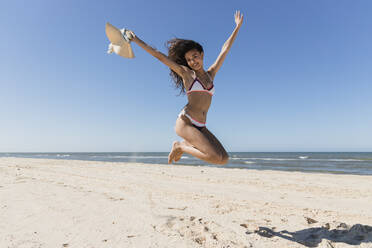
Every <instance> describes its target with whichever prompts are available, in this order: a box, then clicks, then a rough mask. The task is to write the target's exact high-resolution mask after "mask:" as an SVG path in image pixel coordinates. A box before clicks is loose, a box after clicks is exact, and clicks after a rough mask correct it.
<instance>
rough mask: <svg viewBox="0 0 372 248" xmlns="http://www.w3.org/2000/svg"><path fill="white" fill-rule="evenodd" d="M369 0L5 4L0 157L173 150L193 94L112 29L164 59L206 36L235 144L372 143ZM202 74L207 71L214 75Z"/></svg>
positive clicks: (312, 146) (1, 7)
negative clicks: (182, 91) (115, 38)
mask: <svg viewBox="0 0 372 248" xmlns="http://www.w3.org/2000/svg"><path fill="white" fill-rule="evenodd" d="M371 9H372V2H371V1H369V0H356V1H350V0H347V1H345V0H324V1H320V0H314V1H301V0H283V1H277V0H263V1H250V0H245V1H243V0H242V1H236V0H232V1H228V2H226V1H196V0H195V1H194V0H191V1H83V0H81V1H73V0H67V1H46V0H44V1H40V0H34V1H26V0H25V1H17V0H15V1H1V3H0V28H1V31H2V34H3V35H2V36H1V39H0V54H1V56H0V116H1V117H0V152H89V151H91V152H99V151H101V152H126V151H164V152H165V151H169V150H170V147H171V144H172V141H173V140H175V139H180V138H179V137H177V135H176V134H175V132H174V124H175V120H176V118H177V115H178V113H179V111H180V110H181V109H182V107H183V106H184V105H185V104H186V102H187V99H186V97H185V96H177V95H178V91H177V90H175V89H174V87H173V85H172V81H171V79H170V76H169V70H168V68H167V67H166V66H165V65H163V64H161V63H160V62H159V61H158V60H156V59H155V58H153V57H152V56H151V55H150V54H148V53H146V52H145V51H144V50H142V49H141V48H140V47H138V46H136V45H135V44H134V47H133V49H134V53H135V55H136V58H135V59H133V60H129V59H123V58H121V57H119V56H116V55H108V54H106V50H107V46H108V40H107V38H106V36H105V31H104V27H105V23H106V22H107V21H109V22H110V23H112V24H114V25H116V26H119V27H127V28H129V29H131V30H133V31H134V32H135V33H136V34H137V35H138V36H139V37H140V38H141V39H142V40H144V41H145V42H147V43H148V44H149V45H151V46H154V47H156V48H157V49H158V50H160V51H162V52H164V53H166V48H165V42H166V41H167V40H169V39H171V38H173V37H175V36H176V37H180V38H187V39H193V40H196V41H198V42H199V43H200V44H202V45H203V47H204V50H205V61H204V64H205V66H206V67H207V68H208V66H209V65H211V64H212V63H213V62H214V60H215V59H216V57H217V56H218V54H219V52H220V49H221V47H222V45H223V43H224V42H225V41H226V39H227V38H228V37H229V35H230V34H231V32H232V31H233V29H234V27H235V23H234V12H235V10H240V11H241V12H242V13H243V14H244V23H243V26H242V28H241V29H240V31H239V34H238V37H237V39H236V41H235V43H234V44H233V47H232V49H231V50H230V53H229V54H228V56H227V58H226V60H225V62H224V64H223V66H222V67H221V69H220V71H219V72H218V74H217V76H216V78H215V82H214V83H215V87H216V93H215V95H214V98H213V101H212V105H211V108H210V110H209V113H208V119H207V127H208V128H209V129H210V130H211V131H212V132H213V133H214V134H215V135H216V136H217V137H218V138H219V140H220V141H221V142H222V144H223V145H224V146H225V148H226V150H227V151H230V152H233V151H372V97H371V96H372V70H371V68H372V48H371V44H372V32H371V27H372V15H371ZM207 68H206V69H207Z"/></svg>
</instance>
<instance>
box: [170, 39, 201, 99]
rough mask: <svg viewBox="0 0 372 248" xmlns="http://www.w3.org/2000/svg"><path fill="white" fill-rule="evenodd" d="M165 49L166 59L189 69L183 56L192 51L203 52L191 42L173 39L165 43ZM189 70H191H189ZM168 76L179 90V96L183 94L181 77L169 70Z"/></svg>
mask: <svg viewBox="0 0 372 248" xmlns="http://www.w3.org/2000/svg"><path fill="white" fill-rule="evenodd" d="M166 45H167V48H168V58H169V59H170V60H172V61H174V62H176V63H177V64H179V65H184V66H187V67H188V68H190V66H189V65H188V64H187V61H186V59H185V54H186V53H187V52H188V51H190V50H193V49H196V50H197V51H198V52H200V53H202V52H203V47H202V46H201V45H200V44H199V43H197V42H195V41H193V40H184V39H178V38H174V39H171V40H169V41H167V44H166ZM190 69H191V68H190ZM169 75H170V76H171V77H172V79H173V81H174V83H175V86H176V88H180V89H181V90H180V95H181V94H182V93H183V94H185V88H184V86H183V81H182V77H180V76H179V75H178V74H177V73H176V72H175V71H173V70H170V73H169Z"/></svg>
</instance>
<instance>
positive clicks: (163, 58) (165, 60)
mask: <svg viewBox="0 0 372 248" xmlns="http://www.w3.org/2000/svg"><path fill="white" fill-rule="evenodd" d="M127 32H129V35H128V36H129V37H131V39H130V40H131V41H133V42H134V43H136V44H137V45H139V46H140V47H142V48H143V49H145V51H146V52H148V53H149V54H151V55H152V56H154V57H155V58H157V59H158V60H160V61H161V62H162V63H164V64H165V65H166V66H168V67H169V68H170V69H172V70H173V71H174V72H176V73H177V74H178V75H180V76H181V77H182V78H184V77H185V75H186V70H185V69H184V68H183V67H182V66H181V65H179V64H177V63H176V62H174V61H172V60H170V59H169V58H168V57H167V56H166V55H165V54H163V53H161V52H159V51H157V50H156V49H154V48H152V47H151V46H149V45H147V44H146V43H145V42H144V41H143V40H141V39H140V38H138V37H137V36H136V35H135V34H134V32H133V31H130V30H128V31H127Z"/></svg>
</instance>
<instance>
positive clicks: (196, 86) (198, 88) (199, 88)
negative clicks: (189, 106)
mask: <svg viewBox="0 0 372 248" xmlns="http://www.w3.org/2000/svg"><path fill="white" fill-rule="evenodd" d="M193 72H194V76H193V78H194V82H193V83H192V84H191V86H190V89H189V90H188V91H187V92H186V93H187V94H190V93H191V92H207V93H208V94H210V95H211V96H213V94H214V85H213V81H212V86H211V87H210V88H209V89H207V88H205V87H204V85H203V84H202V83H201V82H200V81H199V79H198V78H197V77H196V73H195V71H193ZM208 76H209V74H208ZM209 77H210V76H209Z"/></svg>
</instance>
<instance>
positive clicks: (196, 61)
mask: <svg viewBox="0 0 372 248" xmlns="http://www.w3.org/2000/svg"><path fill="white" fill-rule="evenodd" d="M203 57H204V53H203V52H201V53H200V52H199V51H198V50H196V49H192V50H190V51H188V52H187V53H185V59H186V62H187V64H188V65H189V66H190V68H191V69H192V70H200V69H202V68H203Z"/></svg>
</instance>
